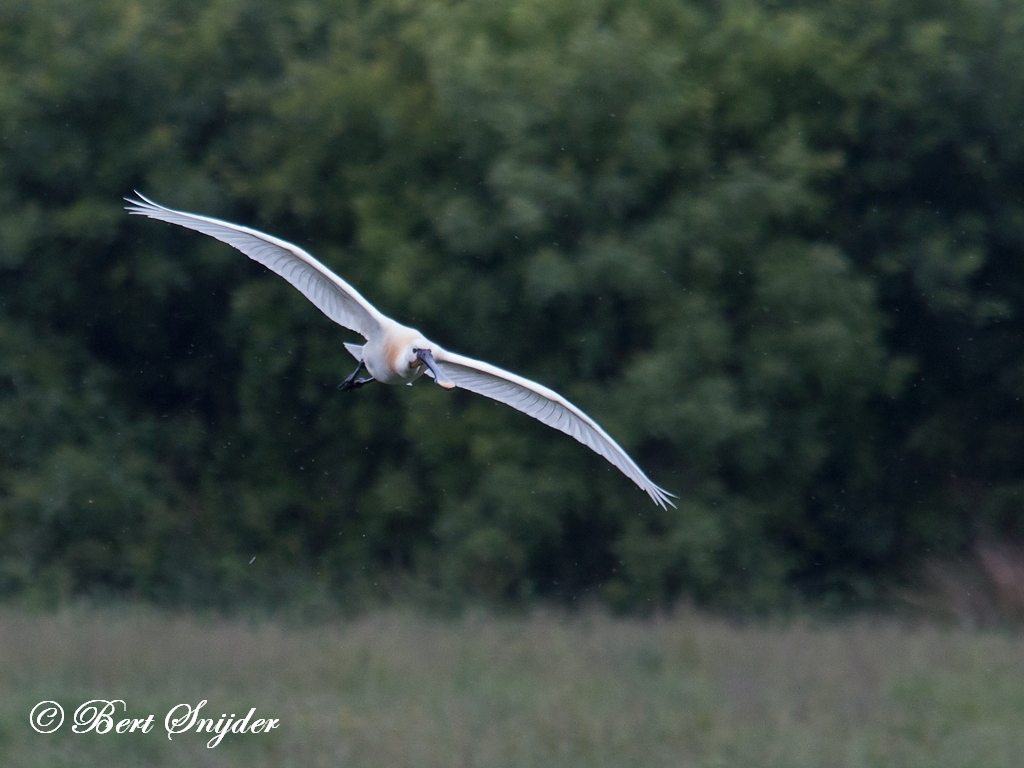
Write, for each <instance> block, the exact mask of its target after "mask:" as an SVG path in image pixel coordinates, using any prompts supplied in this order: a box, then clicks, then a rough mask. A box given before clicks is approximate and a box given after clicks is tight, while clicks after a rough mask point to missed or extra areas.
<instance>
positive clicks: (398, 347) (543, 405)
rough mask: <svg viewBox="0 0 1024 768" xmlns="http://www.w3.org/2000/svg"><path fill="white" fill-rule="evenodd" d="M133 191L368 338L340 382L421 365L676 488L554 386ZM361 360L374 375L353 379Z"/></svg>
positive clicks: (233, 228)
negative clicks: (452, 344) (457, 346)
mask: <svg viewBox="0 0 1024 768" xmlns="http://www.w3.org/2000/svg"><path fill="white" fill-rule="evenodd" d="M136 194H138V196H139V199H138V200H132V199H130V198H125V200H126V201H127V202H128V203H129V205H128V206H127V210H128V211H129V212H130V213H134V214H139V215H142V216H148V217H149V218H151V219H159V220H160V221H166V222H169V223H171V224H177V225H179V226H182V227H186V228H188V229H193V230H195V231H196V232H202V233H203V234H204V235H209V236H210V237H214V238H216V239H217V240H220V241H222V242H225V243H227V244H228V245H231V246H233V247H235V248H237V249H238V250H240V251H241V252H242V253H244V254H245V255H246V256H248V257H249V258H251V259H253V260H254V261H258V262H259V263H260V264H262V265H263V266H265V267H267V268H268V269H270V270H272V271H273V272H276V273H277V274H278V275H280V276H281V277H283V278H284V279H285V280H287V281H288V282H289V283H291V284H292V285H294V286H295V287H296V288H298V289H299V291H301V292H302V294H303V295H304V296H305V297H306V298H307V299H309V300H310V301H311V302H313V304H315V305H316V307H317V308H318V309H320V311H322V312H323V313H324V314H325V315H327V317H329V318H330V319H331V320H333V321H334V322H336V323H338V324H339V325H342V326H344V327H345V328H349V329H350V330H353V331H355V332H356V333H358V334H360V335H361V336H362V337H363V338H364V339H366V343H365V344H363V345H358V344H351V343H347V342H346V343H345V348H346V349H347V350H348V351H349V352H350V353H351V354H352V356H353V357H355V358H356V360H358V361H359V363H360V366H359V367H357V368H356V371H355V372H354V373H353V374H352V375H351V376H349V377H348V379H346V380H345V382H344V383H343V385H342V386H343V387H344V388H354V387H358V386H361V385H363V384H366V383H368V382H369V381H373V380H376V381H381V382H384V383H388V384H401V383H408V384H411V383H412V382H413V381H414V380H415V379H417V378H419V377H420V376H421V375H422V374H423V373H425V372H426V373H427V375H428V376H430V377H432V378H433V379H434V380H435V381H436V382H437V383H438V384H439V385H441V386H442V387H445V388H446V389H451V388H452V387H461V388H462V389H468V390H469V391H470V392H476V393H477V394H479V395H483V396H484V397H489V398H491V399H492V400H497V401H498V402H501V403H505V404H506V405H510V406H512V407H513V408H515V409H516V410H518V411H522V412H523V413H525V414H527V415H528V416H532V417H533V418H535V419H537V420H538V421H541V422H543V423H544V424H547V425H548V426H549V427H554V428H555V429H557V430H560V431H562V432H565V433H566V434H567V435H569V436H571V437H573V438H575V439H576V440H578V441H580V442H581V443H583V444H584V445H585V446H587V447H588V448H590V449H591V450H593V451H595V452H596V453H598V454H600V455H601V456H603V457H604V458H606V459H607V460H608V461H610V462H611V463H612V464H614V465H615V466H616V467H618V468H619V469H620V470H621V471H622V473H623V474H625V475H626V477H628V478H629V479H630V480H632V481H633V482H634V483H636V484H637V485H638V486H640V488H642V489H643V490H644V491H646V493H647V494H648V495H649V496H650V497H651V498H652V499H653V500H654V503H655V504H658V505H659V506H661V507H662V508H665V506H666V505H667V504H672V500H671V497H672V496H674V494H672V493H669V492H668V491H666V490H665V489H663V488H659V487H658V486H657V485H655V484H654V483H653V482H652V481H651V479H650V478H649V477H647V475H645V474H644V473H643V471H642V470H641V469H640V467H638V466H637V465H636V462H634V461H633V460H632V459H631V458H630V457H629V455H628V454H627V453H626V452H625V451H624V450H623V449H622V447H621V446H619V444H618V443H616V442H615V441H614V440H613V439H612V438H611V437H610V436H609V435H608V433H607V432H605V431H604V430H603V429H601V427H600V426H598V424H597V422H595V421H594V420H593V419H592V418H590V417H589V416H587V414H585V413H584V412H583V411H581V410H580V409H579V408H577V407H576V406H575V405H573V404H572V403H570V402H569V401H568V400H566V399H565V398H564V397H562V396H561V395H559V394H558V393H557V392H554V391H552V390H550V389H548V388H547V387H545V386H543V385H541V384H538V383H537V382H535V381H530V380H529V379H524V378H523V377H522V376H517V375H516V374H514V373H509V372H508V371H505V370H502V369H501V368H498V367H497V366H494V365H491V364H489V363H484V362H481V361H480V360H474V359H472V358H469V357H465V356H463V355H457V354H455V353H454V352H449V351H447V350H446V349H444V348H443V347H441V346H440V345H438V344H435V343H433V342H431V341H428V340H427V339H426V338H424V337H423V335H422V334H421V333H420V332H419V331H417V330H416V329H414V328H409V327H407V326H404V325H401V324H400V323H396V322H395V321H394V320H392V319H391V318H389V317H386V316H384V315H382V314H381V313H380V312H378V311H377V309H376V308H375V307H374V306H373V305H372V304H370V303H369V302H368V301H367V300H366V299H364V298H363V297H362V296H361V295H360V294H359V292H358V291H357V290H356V289H355V288H353V287H352V286H351V285H349V284H348V283H346V282H345V281H344V280H342V279H341V278H340V277H338V276H337V275H336V274H334V273H333V272H332V271H331V270H329V269H328V268H327V267H325V266H324V265H323V264H321V263H320V262H319V261H317V260H316V259H314V258H313V257H312V256H310V255H309V254H308V253H306V252H305V251H304V250H302V249H301V248H299V247H298V246H296V245H292V244H291V243H288V242H285V241H284V240H280V239H278V238H276V237H273V236H272V235H267V234H264V233H263V232H259V231H257V230H255V229H250V228H249V227H243V226H241V225H239V224H231V223H230V222H227V221H221V220H220V219H214V218H211V217H209V216H200V215H198V214H194V213H185V212H184V211H175V210H173V209H171V208H165V207H164V206H162V205H159V204H158V203H154V202H153V201H152V200H149V199H148V198H146V197H144V196H143V195H141V194H139V193H138V192H136ZM363 366H365V367H366V369H367V370H368V371H369V372H370V375H371V376H372V377H373V378H372V379H356V378H355V377H356V375H357V374H358V372H359V370H360V369H361V368H362V367H363ZM672 506H675V505H674V504H672Z"/></svg>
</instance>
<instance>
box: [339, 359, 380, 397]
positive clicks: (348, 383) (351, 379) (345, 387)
mask: <svg viewBox="0 0 1024 768" xmlns="http://www.w3.org/2000/svg"><path fill="white" fill-rule="evenodd" d="M362 369H363V361H362V360H360V361H359V365H357V366H356V369H355V370H354V371H352V373H350V374H349V375H348V376H347V377H346V378H345V380H344V381H343V382H341V384H339V385H338V389H340V390H341V391H342V392H348V391H349V390H350V389H359V388H360V387H361V386H363V385H365V384H369V383H370V382H371V381H374V378H373V376H370V377H368V378H365V379H357V378H356V376H358V375H359V371H361V370H362Z"/></svg>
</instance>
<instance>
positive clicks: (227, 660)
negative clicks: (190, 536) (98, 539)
mask: <svg viewBox="0 0 1024 768" xmlns="http://www.w3.org/2000/svg"><path fill="white" fill-rule="evenodd" d="M95 698H104V699H124V700H125V701H126V702H127V705H128V715H129V716H134V717H144V716H145V715H148V714H150V713H152V714H154V715H156V718H155V720H156V726H155V728H154V730H153V732H151V733H149V734H139V733H134V734H122V735H117V734H107V735H96V734H85V735H76V734H73V733H71V732H70V718H71V713H72V712H73V710H74V708H75V707H76V706H77V705H78V704H79V703H81V702H83V701H86V700H88V699H95ZM43 699H55V700H57V701H59V702H60V703H61V704H62V705H63V706H64V707H65V709H66V710H67V711H68V721H67V722H65V725H64V727H63V728H62V729H61V730H60V731H58V732H57V733H54V734H51V735H40V734H37V733H36V732H34V731H33V730H31V728H30V727H29V718H28V715H29V711H30V710H31V709H32V707H33V705H34V704H35V703H36V702H38V701H40V700H43ZM201 699H208V700H209V702H210V704H209V705H208V708H207V710H206V713H207V714H214V715H219V714H220V713H221V712H228V713H230V712H234V713H238V714H242V713H244V712H246V711H248V709H249V708H250V707H256V709H257V716H263V717H277V718H280V719H281V721H282V726H281V728H280V729H279V730H277V731H274V732H273V733H270V734H257V735H245V736H229V737H228V738H226V739H225V740H224V742H223V743H221V744H220V746H218V747H217V748H216V749H207V748H206V746H205V741H206V739H207V738H208V737H206V736H204V737H200V736H198V735H196V734H193V733H188V734H181V735H178V736H177V737H175V740H174V741H169V740H168V739H167V736H166V734H165V733H164V732H163V728H162V721H163V716H164V714H165V713H166V712H167V710H168V709H170V708H171V707H172V706H174V705H175V704H179V703H182V702H191V703H195V702H197V701H198V700H201ZM1022 722H1024V639H1021V638H1018V637H1016V636H1013V635H1010V634H1006V633H1002V634H1000V633H993V632H990V633H980V632H971V631H966V630H954V629H939V628H936V627H933V626H915V627H911V626H904V625H900V624H898V623H893V622H868V621H864V622H854V623H848V624H844V625H842V626H829V627H816V626H811V625H808V624H799V623H798V624H794V625H789V626H785V627H764V626H760V627H758V626H737V625H735V624H732V623H729V622H726V621H723V620H719V619H713V618H708V617H704V616H699V615H692V614H691V615H680V616H677V617H672V618H663V619H657V620H652V621H641V620H617V619H611V618H608V617H605V616H603V615H598V614H592V615H582V616H576V617H565V616H561V615H557V614H545V613H538V614H535V615H533V616H530V617H524V618H518V619H513V618H487V617H479V616H478V617H468V618H465V619H462V620H429V619H423V618H419V617H416V616H414V615H412V614H410V613H383V614H380V615H374V616H369V617H366V618H363V619H359V620H355V621H348V622H343V623H342V622H339V623H335V624H331V625H327V626H322V627H316V628H289V627H286V626H284V625H281V624H278V623H274V622H269V621H268V622H259V623H246V622H244V621H234V620H224V619H216V620H215V619H203V618H197V617H194V616H187V615H178V616H170V615H162V614H157V613H153V612H150V611H147V610H143V609H131V610H125V611H99V612H95V611H93V612H90V611H85V610H81V609H78V610H65V611H62V612H59V613H56V614H50V615H38V614H29V613H25V612H23V611H17V610H13V609H8V610H6V611H0V755H2V756H3V757H2V758H0V764H3V765H16V766H22V767H24V768H32V767H33V766H48V767H49V766H64V765H66V766H76V767H79V768H90V767H91V766H104V768H106V767H107V766H112V765H132V766H235V765H238V766H246V768H258V767H259V766H303V767H304V768H305V767H312V766H389V767H395V766H416V767H417V768H430V767H431V766H446V767H450V766H580V767H581V768H582V767H583V766H586V767H587V768H600V767H601V766H670V765H671V766H712V765H714V766H723V765H727V766H746V765H749V766H892V765H899V766H916V765H920V766H945V765H948V766H958V767H962V766H973V765H976V766H986V768H995V767H998V766H1011V765H1019V764H1021V762H1022V757H1024V728H1021V723H1022Z"/></svg>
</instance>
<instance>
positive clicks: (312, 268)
mask: <svg viewBox="0 0 1024 768" xmlns="http://www.w3.org/2000/svg"><path fill="white" fill-rule="evenodd" d="M135 194H136V195H138V199H137V200H136V199H132V198H129V197H126V198H125V201H126V202H127V203H128V205H127V206H125V207H126V209H127V210H128V212H129V213H132V214H136V215H139V216H148V217H149V218H151V219H158V220H160V221H166V222H168V223H169V224H177V225H178V226H180V227H185V228H186V229H191V230H194V231H196V232H200V233H202V234H204V235H208V236H209V237H213V238H215V239H217V240H220V241H221V242H223V243H227V244H228V245H230V246H232V247H233V248H237V249H238V250H239V251H241V252H242V253H244V254H245V255H246V256H248V257H249V258H251V259H252V260H253V261H256V262H259V263H260V264H262V265H263V266H265V267H267V268H268V269H270V270H271V271H272V272H276V273H277V274H278V275H280V276H281V277H283V278H284V279H285V280H287V281H288V282H289V283H291V284H292V285H293V286H295V287H296V288H297V289H299V291H301V292H302V293H303V294H304V295H305V296H306V298H307V299H309V300H310V301H311V302H312V303H313V304H314V305H315V306H316V307H317V309H319V310H320V311H321V312H323V313H324V314H325V315H327V316H328V317H329V318H330V319H331V320H333V321H334V322H336V323H338V324H339V325H342V326H345V327H346V328H350V329H352V330H353V331H356V332H357V333H359V334H361V335H362V336H363V337H364V338H367V339H369V338H371V337H374V336H376V335H378V334H379V332H380V326H381V323H382V321H383V320H384V316H383V315H381V314H380V312H378V311H377V310H376V308H374V306H373V305H372V304H370V302H368V301H367V300H366V299H364V298H363V297H362V296H361V295H360V293H359V292H358V291H357V290H356V289H355V288H353V287H352V286H351V285H349V284H348V283H346V282H345V281H344V280H342V279H341V278H340V277H338V276H337V275H336V274H334V272H332V271H331V270H330V269H328V268H327V267H326V266H324V265H323V264H322V263H320V262H319V261H317V260H316V259H315V258H313V257H312V256H311V255H310V254H308V253H307V252H306V251H304V250H303V249H302V248H299V247H298V246H297V245H293V244H292V243H289V242H287V241H285V240H281V239H279V238H276V237H274V236H273V235H268V234H266V233H264V232H260V231H259V230H256V229H251V228H249V227H244V226H242V225H240V224H232V223H231V222H228V221H223V220H221V219H215V218H212V217H210V216H201V215H199V214H196V213H187V212H185V211H177V210H175V209H173V208H167V207H166V206H163V205H160V204H159V203H155V202H153V201H152V200H150V199H149V198H147V197H146V196H145V195H142V194H140V193H139V192H136V193H135Z"/></svg>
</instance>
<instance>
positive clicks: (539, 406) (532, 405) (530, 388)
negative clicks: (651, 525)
mask: <svg viewBox="0 0 1024 768" xmlns="http://www.w3.org/2000/svg"><path fill="white" fill-rule="evenodd" d="M435 357H436V359H437V363H438V366H439V367H440V368H441V370H442V371H443V372H444V373H445V375H447V376H448V377H449V378H450V379H451V380H452V381H454V382H455V384H456V386H459V387H461V388H463V389H468V390H469V391H471V392H476V393H477V394H479V395H483V396H484V397H489V398H491V399H492V400H497V401H498V402H502V403H505V404H506V405H509V406H511V407H512V408H515V409H516V410H518V411H522V412H523V413H525V414H527V415H528V416H532V417H533V418H535V419H537V420H538V421H540V422H542V423H543V424H546V425H548V426H549V427H553V428H554V429H557V430H559V431H560V432H564V433H565V434H567V435H569V436H570V437H572V438H574V439H575V440H577V441H579V442H580V443H582V444H583V445H585V446H587V447H588V448H590V449H591V450H592V451H594V452H595V453H597V454H598V455H599V456H602V457H603V458H605V459H606V460H607V461H609V462H610V463H611V464H612V465H613V466H615V467H616V468H617V469H618V470H619V471H621V472H622V473H623V474H624V475H626V477H628V478H629V479H630V480H632V481H633V482H634V483H636V484H637V485H638V486H639V487H640V488H641V489H642V490H643V491H645V492H646V493H647V495H648V496H650V497H651V499H652V500H653V501H654V503H655V504H657V505H658V506H660V507H661V508H663V509H666V508H667V507H668V506H673V507H674V506H675V504H674V503H673V501H672V499H673V498H675V494H673V493H669V492H668V491H666V490H665V489H664V488H661V487H659V486H658V485H656V484H655V483H654V482H653V481H652V480H651V479H650V478H649V477H647V475H645V474H644V472H643V470H641V469H640V467H639V466H637V464H636V462H634V461H633V459H631V458H630V457H629V454H627V453H626V451H625V450H623V448H622V446H620V445H619V444H618V443H617V442H615V440H613V439H612V437H611V436H610V435H609V434H608V433H607V432H605V431H604V430H603V429H601V427H600V425H599V424H598V423H597V422H596V421H594V420H593V419H592V418H590V417H589V416H587V414H585V413H584V412H583V411H581V410H580V409H579V408H577V407H576V406H575V405H573V404H572V403H570V402H569V401H568V400H566V399H565V398H564V397H562V396H561V395H559V394H558V393H557V392H555V391H553V390H551V389H548V388H547V387H545V386H543V385H542V384H538V383H537V382H535V381H530V380H529V379H526V378H523V377H522V376H517V375H516V374H514V373H511V372H509V371H506V370H503V369H501V368H498V367H497V366H495V365H491V364H489V363H484V362H481V361H480V360H474V359H472V358H469V357H464V356H462V355H457V354H455V353H452V352H447V351H443V352H441V353H439V354H437V355H435Z"/></svg>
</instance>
